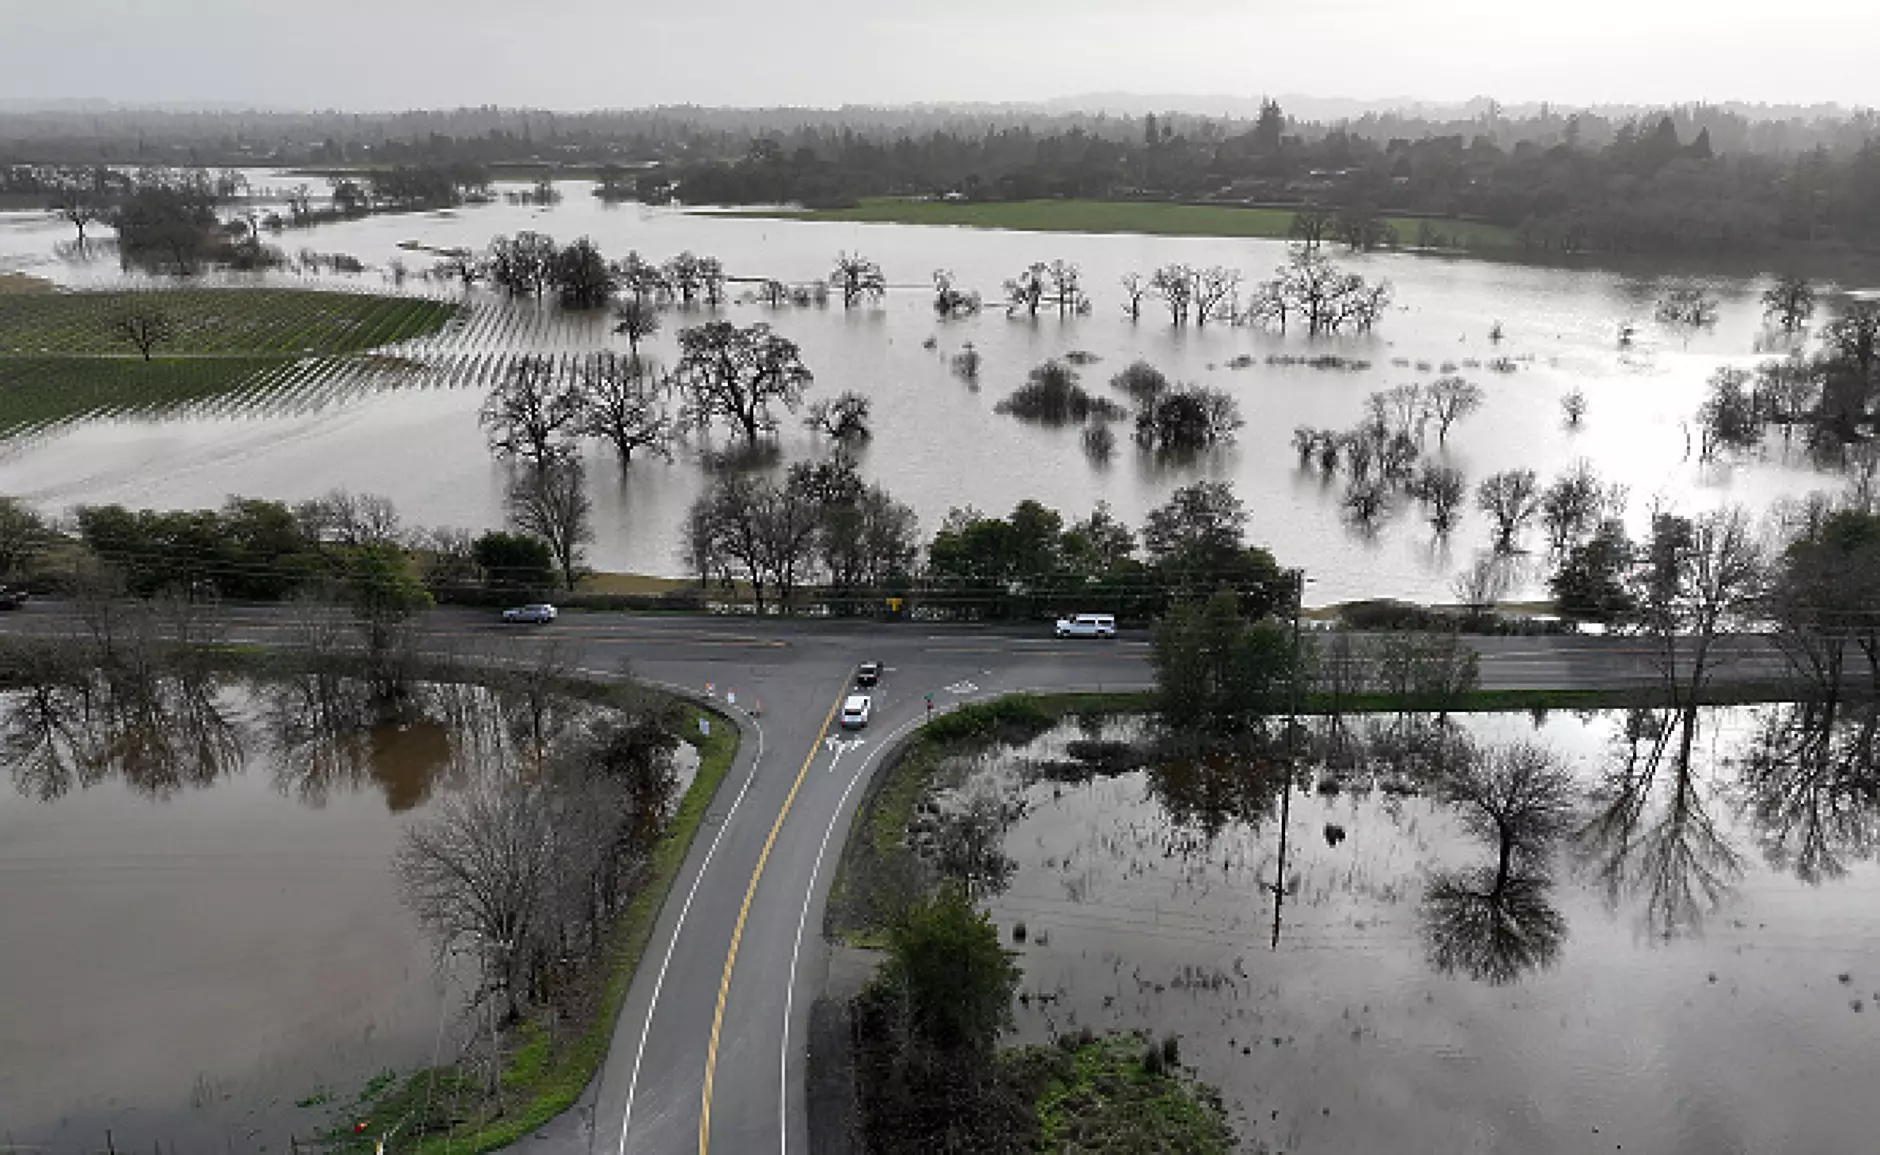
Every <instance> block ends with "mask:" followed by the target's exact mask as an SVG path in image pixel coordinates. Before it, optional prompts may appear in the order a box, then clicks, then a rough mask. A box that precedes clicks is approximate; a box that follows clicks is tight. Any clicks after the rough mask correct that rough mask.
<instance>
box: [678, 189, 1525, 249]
mask: <svg viewBox="0 0 1880 1155" xmlns="http://www.w3.org/2000/svg"><path fill="white" fill-rule="evenodd" d="M713 215H717V216H741V217H765V218H773V219H776V218H781V219H787V220H806V221H860V222H876V223H893V224H907V225H958V226H964V227H967V228H977V229H1015V230H1021V231H1026V232H1046V233H1145V234H1149V235H1152V236H1172V237H1264V238H1277V239H1284V238H1285V237H1286V235H1287V231H1288V230H1289V229H1291V227H1292V220H1293V212H1292V210H1290V209H1261V208H1240V207H1238V206H1234V205H1185V204H1171V203H1168V202H1164V201H1090V200H1035V201H980V202H973V203H965V202H948V201H934V200H913V199H909V198H905V197H869V198H866V199H864V200H863V201H862V202H861V203H860V204H857V205H855V206H854V207H853V208H846V209H764V210H752V211H738V212H733V213H715V214H713ZM1386 219H1387V220H1389V221H1390V223H1391V224H1392V225H1393V226H1395V227H1396V229H1397V235H1398V237H1399V238H1400V239H1401V242H1402V243H1403V244H1406V245H1408V244H1412V243H1414V242H1415V240H1416V237H1417V229H1418V226H1419V225H1420V223H1421V222H1419V221H1417V220H1414V219H1411V218H1407V217H1389V218H1386ZM1431 223H1432V224H1433V225H1434V226H1435V227H1436V229H1437V230H1438V231H1439V232H1441V233H1442V234H1443V235H1444V236H1445V237H1446V238H1448V247H1452V248H1465V249H1509V248H1513V247H1514V245H1515V242H1514V234H1513V233H1512V232H1511V231H1510V230H1508V229H1506V228H1503V227H1501V226H1499V225H1486V224H1479V223H1476V222H1473V221H1433V222H1431Z"/></svg>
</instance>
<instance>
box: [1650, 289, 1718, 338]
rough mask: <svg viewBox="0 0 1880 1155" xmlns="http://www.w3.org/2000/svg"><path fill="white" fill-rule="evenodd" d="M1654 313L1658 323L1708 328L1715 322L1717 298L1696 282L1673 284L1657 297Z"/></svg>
mask: <svg viewBox="0 0 1880 1155" xmlns="http://www.w3.org/2000/svg"><path fill="white" fill-rule="evenodd" d="M1656 313H1657V317H1658V321H1659V323H1660V324H1664V325H1684V326H1686V327H1688V328H1692V329H1702V328H1708V327H1709V326H1711V325H1714V324H1716V323H1717V298H1715V297H1713V296H1711V295H1710V294H1709V293H1706V292H1705V291H1704V289H1703V286H1701V285H1698V284H1694V283H1692V284H1683V285H1673V286H1672V287H1671V288H1670V289H1668V290H1666V291H1665V295H1664V296H1663V297H1660V298H1659V299H1658V307H1657V310H1656Z"/></svg>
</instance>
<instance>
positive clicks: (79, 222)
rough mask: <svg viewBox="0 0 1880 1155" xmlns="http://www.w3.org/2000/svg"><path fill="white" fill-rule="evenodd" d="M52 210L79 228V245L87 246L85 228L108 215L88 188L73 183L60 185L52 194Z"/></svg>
mask: <svg viewBox="0 0 1880 1155" xmlns="http://www.w3.org/2000/svg"><path fill="white" fill-rule="evenodd" d="M52 211H53V212H54V213H56V214H57V215H58V217H59V219H60V220H63V221H65V222H67V223H68V224H70V225H71V226H72V227H73V228H76V229H77V230H78V247H79V248H81V249H82V248H84V247H85V230H86V229H88V228H90V227H91V226H92V225H93V224H95V223H97V222H98V221H101V220H104V219H105V218H106V216H107V214H106V212H105V210H104V206H102V205H100V204H99V203H98V201H97V199H96V198H95V197H94V196H93V195H92V194H91V193H90V192H88V191H87V190H85V189H83V188H80V187H79V186H78V185H76V184H73V183H69V182H68V183H65V184H62V185H60V186H59V190H58V191H57V192H56V193H54V194H53V196H52Z"/></svg>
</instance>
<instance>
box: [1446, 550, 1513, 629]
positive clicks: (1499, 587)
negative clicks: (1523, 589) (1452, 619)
mask: <svg viewBox="0 0 1880 1155" xmlns="http://www.w3.org/2000/svg"><path fill="white" fill-rule="evenodd" d="M1508 580H1509V578H1508V562H1507V559H1506V557H1504V556H1503V555H1501V554H1499V553H1485V554H1481V555H1479V556H1478V557H1477V558H1476V559H1475V560H1474V561H1473V562H1470V563H1469V565H1468V566H1467V567H1466V568H1464V569H1463V570H1462V572H1460V573H1458V574H1457V575H1456V578H1455V581H1454V582H1453V583H1452V584H1451V587H1450V588H1451V589H1453V590H1454V591H1455V595H1456V601H1457V602H1458V603H1460V604H1461V605H1462V607H1463V608H1464V609H1465V610H1467V611H1468V613H1469V617H1470V618H1471V619H1473V620H1475V621H1480V620H1482V619H1483V618H1485V617H1487V616H1488V614H1489V613H1490V612H1491V611H1493V610H1494V608H1495V607H1496V606H1497V605H1499V604H1501V599H1502V598H1504V597H1506V596H1507V594H1508Z"/></svg>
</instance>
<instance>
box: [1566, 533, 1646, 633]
mask: <svg viewBox="0 0 1880 1155" xmlns="http://www.w3.org/2000/svg"><path fill="white" fill-rule="evenodd" d="M1633 552H1634V551H1633V546H1632V540H1631V538H1629V537H1627V536H1626V532H1625V525H1624V523H1623V522H1620V521H1618V520H1616V519H1608V520H1606V521H1603V522H1601V523H1600V525H1599V528H1597V529H1595V530H1594V531H1593V536H1592V537H1590V538H1588V539H1587V540H1585V541H1583V542H1580V543H1578V544H1576V545H1574V546H1572V547H1571V548H1570V549H1568V550H1567V552H1566V554H1565V556H1563V557H1562V558H1561V559H1560V565H1559V566H1558V568H1556V569H1555V570H1554V572H1553V576H1551V577H1550V578H1548V579H1547V585H1548V588H1549V589H1551V590H1552V591H1553V595H1554V608H1555V609H1557V610H1558V611H1559V612H1560V615H1561V616H1562V617H1565V618H1570V619H1572V620H1574V621H1582V622H1600V623H1602V624H1605V625H1613V624H1616V623H1618V622H1621V621H1624V620H1625V619H1626V618H1627V617H1628V616H1629V615H1630V614H1631V613H1632V611H1633V609H1634V603H1633V600H1632V595H1631V592H1630V591H1629V590H1628V588H1627V586H1626V575H1627V573H1628V572H1629V571H1630V568H1631V565H1632V558H1633Z"/></svg>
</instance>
